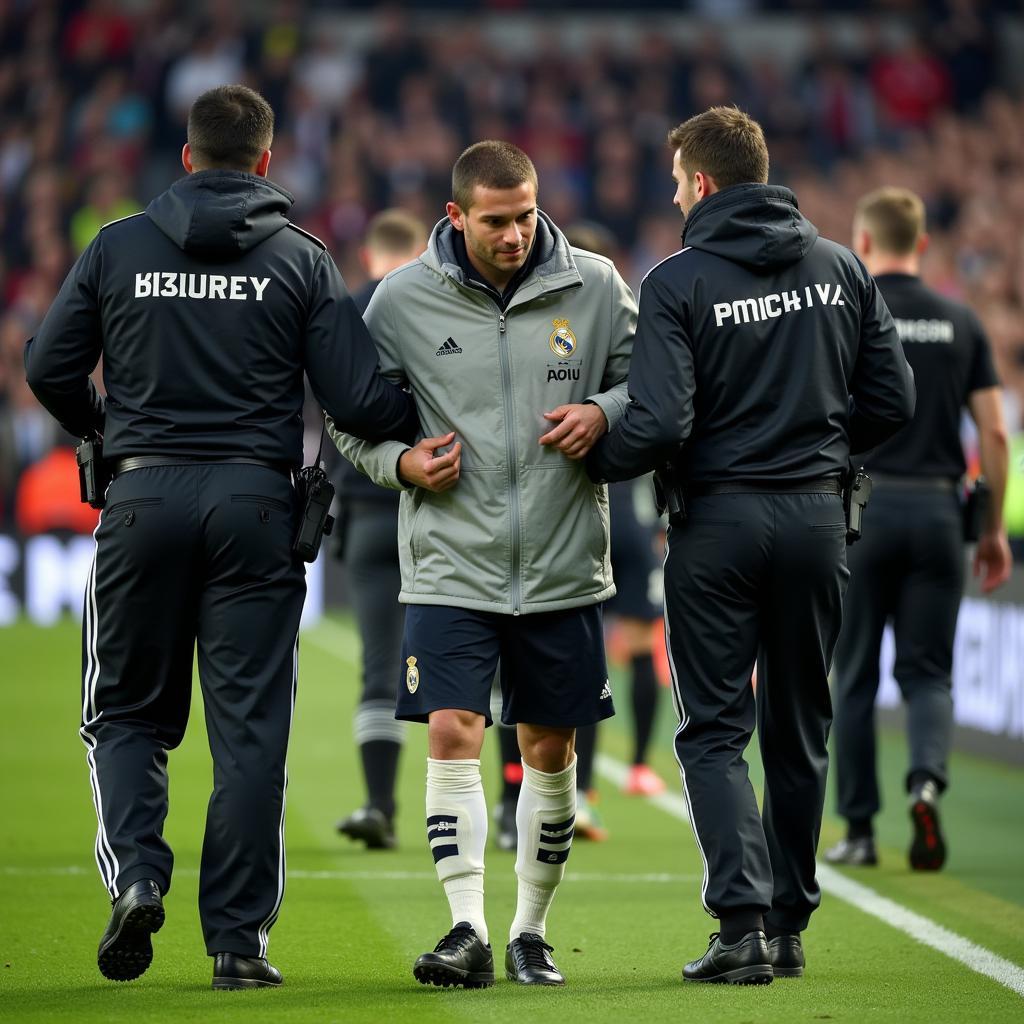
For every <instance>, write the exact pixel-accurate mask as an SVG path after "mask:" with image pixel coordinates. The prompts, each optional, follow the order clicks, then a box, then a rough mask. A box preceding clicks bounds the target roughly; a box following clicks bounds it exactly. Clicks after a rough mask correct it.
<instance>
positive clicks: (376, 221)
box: [363, 209, 427, 256]
mask: <svg viewBox="0 0 1024 1024" xmlns="http://www.w3.org/2000/svg"><path fill="white" fill-rule="evenodd" d="M426 242H427V226H426V225H425V224H424V223H423V221H421V220H420V219H419V217H417V216H415V214H412V213H409V212H408V210H399V209H390V210H381V212H380V213H378V214H377V215H376V216H375V217H373V218H372V219H371V221H370V223H369V225H368V226H367V228H366V237H365V239H364V243H363V244H364V245H365V246H366V248H367V249H371V250H372V251H374V252H380V253H386V254H388V255H389V256H400V255H402V254H403V253H407V252H411V251H412V250H413V249H416V250H417V251H419V250H420V249H422V248H423V247H424V246H425V245H426Z"/></svg>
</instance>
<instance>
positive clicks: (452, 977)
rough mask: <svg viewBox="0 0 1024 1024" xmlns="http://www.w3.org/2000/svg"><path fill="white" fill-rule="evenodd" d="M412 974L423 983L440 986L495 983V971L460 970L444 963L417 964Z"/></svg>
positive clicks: (473, 986)
mask: <svg viewBox="0 0 1024 1024" xmlns="http://www.w3.org/2000/svg"><path fill="white" fill-rule="evenodd" d="M412 976H413V977H414V978H415V979H416V980H417V981H418V982H419V983H420V984H421V985H436V986H437V987H438V988H490V987H491V986H492V985H493V984H494V972H493V971H460V970H459V969H458V968H457V967H445V966H443V965H442V964H416V966H415V967H413V969H412Z"/></svg>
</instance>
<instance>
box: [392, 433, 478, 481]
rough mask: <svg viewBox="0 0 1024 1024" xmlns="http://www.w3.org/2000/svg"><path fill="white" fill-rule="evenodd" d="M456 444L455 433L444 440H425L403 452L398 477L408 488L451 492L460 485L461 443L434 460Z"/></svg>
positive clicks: (436, 438) (426, 438) (431, 438)
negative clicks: (410, 486) (441, 451)
mask: <svg viewBox="0 0 1024 1024" xmlns="http://www.w3.org/2000/svg"><path fill="white" fill-rule="evenodd" d="M452 441H455V431H454V430H453V431H452V432H451V433H450V434H445V435H444V436H443V437H425V438H423V440H422V441H420V443H419V444H418V445H416V447H415V448H410V449H409V450H408V451H406V452H402V457H401V458H400V459H399V460H398V475H399V477H401V479H402V480H403V481H404V482H405V483H408V484H412V485H413V486H415V487H422V488H424V489H425V490H428V491H434V492H435V493H438V494H439V493H440V492H441V491H447V490H450V489H451V488H452V487H454V486H455V485H456V484H457V483H458V482H459V468H460V466H461V464H462V442H461V441H455V444H453V445H452V447H451V451H449V452H446V453H445V454H444V455H438V456H436V457H435V452H436V451H437V450H438V449H440V448H444V447H446V446H447V445H450V444H452Z"/></svg>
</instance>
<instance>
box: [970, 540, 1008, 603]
mask: <svg viewBox="0 0 1024 1024" xmlns="http://www.w3.org/2000/svg"><path fill="white" fill-rule="evenodd" d="M1012 566H1013V555H1011V554H1010V545H1009V544H1008V543H1007V540H1006V531H1005V530H993V531H989V532H988V533H983V534H982V535H981V537H980V538H979V539H978V546H977V547H976V548H975V549H974V575H975V576H981V578H982V579H981V592H982V593H983V594H991V593H992V591H993V590H996V589H997V588H999V587H1001V586H1002V585H1003V584H1004V583H1005V582H1006V581H1007V580H1008V579H1009V578H1010V569H1011V568H1012Z"/></svg>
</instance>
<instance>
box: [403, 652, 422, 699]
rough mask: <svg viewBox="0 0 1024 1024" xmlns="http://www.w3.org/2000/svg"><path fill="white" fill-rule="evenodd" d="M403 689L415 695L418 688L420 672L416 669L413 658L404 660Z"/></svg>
mask: <svg viewBox="0 0 1024 1024" xmlns="http://www.w3.org/2000/svg"><path fill="white" fill-rule="evenodd" d="M405 663H406V665H408V666H409V667H408V668H407V669H406V670H405V687H406V689H407V690H408V691H409V692H410V693H415V692H416V691H417V690H418V689H419V688H420V670H419V669H418V668H417V667H416V659H415V658H406V659H405Z"/></svg>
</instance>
